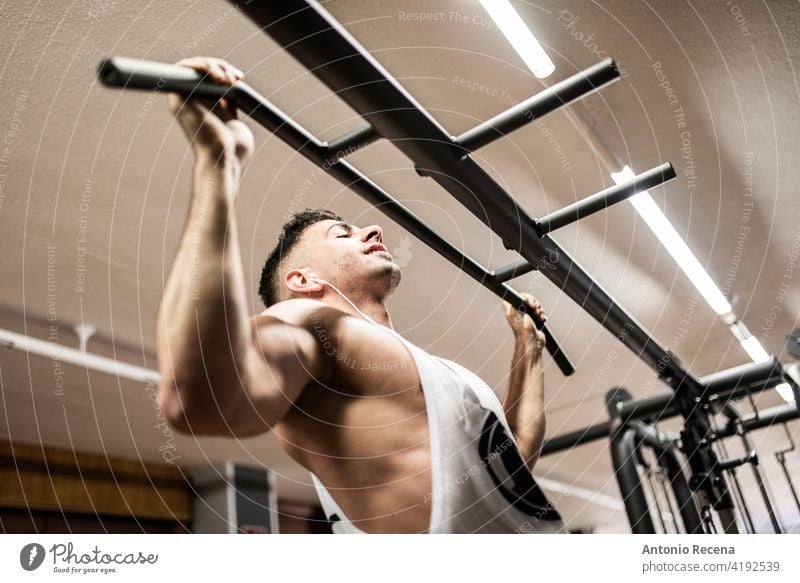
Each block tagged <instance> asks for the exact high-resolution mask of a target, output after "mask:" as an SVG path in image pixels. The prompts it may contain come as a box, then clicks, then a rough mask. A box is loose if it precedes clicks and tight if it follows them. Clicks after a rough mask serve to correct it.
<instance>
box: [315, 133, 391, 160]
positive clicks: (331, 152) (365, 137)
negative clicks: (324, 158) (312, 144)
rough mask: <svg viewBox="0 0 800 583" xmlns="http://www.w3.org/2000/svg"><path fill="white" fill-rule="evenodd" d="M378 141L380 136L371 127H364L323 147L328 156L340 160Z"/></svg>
mask: <svg viewBox="0 0 800 583" xmlns="http://www.w3.org/2000/svg"><path fill="white" fill-rule="evenodd" d="M378 139H380V136H379V135H378V133H377V132H376V131H375V129H374V128H373V127H372V126H371V125H365V126H363V127H360V128H356V129H354V130H353V131H351V132H348V133H346V134H344V135H342V136H339V137H338V138H335V139H333V140H331V141H329V142H328V143H327V144H325V146H326V147H327V149H328V156H331V157H334V158H341V157H343V156H348V155H349V154H351V153H352V152H355V151H357V150H360V149H362V148H364V147H366V146H368V145H369V144H371V143H372V142H374V141H376V140H378Z"/></svg>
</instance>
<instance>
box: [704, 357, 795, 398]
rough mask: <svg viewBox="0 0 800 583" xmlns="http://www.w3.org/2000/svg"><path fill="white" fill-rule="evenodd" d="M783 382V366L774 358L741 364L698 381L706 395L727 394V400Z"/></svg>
mask: <svg viewBox="0 0 800 583" xmlns="http://www.w3.org/2000/svg"><path fill="white" fill-rule="evenodd" d="M783 381H784V371H783V366H782V365H781V363H780V362H779V361H778V359H777V358H775V357H774V356H773V357H772V358H771V359H770V360H767V361H764V362H753V363H748V364H743V365H741V366H736V367H733V368H729V369H727V370H723V371H720V372H715V373H712V374H710V375H707V376H705V377H703V378H701V379H700V382H701V383H703V385H705V387H706V393H707V394H709V395H711V394H724V393H727V395H726V396H727V397H728V398H737V397H739V396H744V394H745V393H746V392H747V391H748V390H750V391H759V390H762V389H764V388H769V387H772V386H774V385H777V384H779V383H782V382H783Z"/></svg>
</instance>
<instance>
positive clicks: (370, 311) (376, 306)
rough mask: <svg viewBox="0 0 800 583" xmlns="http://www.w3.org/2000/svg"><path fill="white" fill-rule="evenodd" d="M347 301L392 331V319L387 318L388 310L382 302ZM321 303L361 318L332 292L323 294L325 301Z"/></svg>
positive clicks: (369, 300)
mask: <svg viewBox="0 0 800 583" xmlns="http://www.w3.org/2000/svg"><path fill="white" fill-rule="evenodd" d="M348 299H349V300H350V301H351V302H353V303H354V304H355V305H356V306H357V307H358V310H360V311H361V312H362V313H364V314H366V315H367V316H369V317H370V318H372V319H373V320H375V321H376V322H377V323H378V324H381V325H382V326H386V327H387V328H391V329H393V330H394V326H392V319H391V317H390V316H389V310H387V309H386V304H384V303H383V301H382V300H379V299H371V298H369V297H352V298H348ZM323 301H324V302H325V303H326V304H329V305H331V306H333V307H335V308H337V309H339V310H341V311H343V312H346V313H348V314H352V315H353V316H357V317H359V318H360V317H362V316H361V314H359V313H358V310H356V309H355V308H354V307H353V306H351V305H350V303H349V302H348V301H347V300H345V299H344V298H342V297H341V296H340V295H339V294H338V293H336V292H335V291H333V290H329V291H328V293H326V294H325V299H324V300H323Z"/></svg>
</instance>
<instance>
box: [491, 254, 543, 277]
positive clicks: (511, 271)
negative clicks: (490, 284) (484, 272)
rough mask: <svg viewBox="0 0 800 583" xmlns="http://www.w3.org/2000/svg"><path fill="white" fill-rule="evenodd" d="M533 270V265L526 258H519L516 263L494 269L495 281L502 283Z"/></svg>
mask: <svg viewBox="0 0 800 583" xmlns="http://www.w3.org/2000/svg"><path fill="white" fill-rule="evenodd" d="M531 271H533V266H532V265H531V264H530V263H528V262H527V261H525V260H524V259H519V260H517V261H515V262H514V263H510V264H509V265H504V266H503V267H501V268H499V269H496V270H494V271H492V276H493V277H494V280H495V281H497V282H501V283H502V282H505V281H508V280H510V279H514V278H515V277H519V276H520V275H525V274H526V273H530V272H531Z"/></svg>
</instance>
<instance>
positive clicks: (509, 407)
mask: <svg viewBox="0 0 800 583" xmlns="http://www.w3.org/2000/svg"><path fill="white" fill-rule="evenodd" d="M535 342H536V341H535V339H534V338H532V337H524V338H521V337H517V340H516V344H515V347H514V357H513V360H512V363H511V374H510V376H509V383H508V391H507V392H506V395H505V399H504V400H503V409H504V410H505V413H506V419H507V420H508V424H509V427H510V428H511V430H512V432H513V433H514V437H515V438H516V440H517V443H518V445H519V447H520V450H521V453H522V455H523V457H524V458H525V461H526V463H527V464H528V467H529V468H531V469H533V465H534V464H535V463H536V460H537V459H538V457H539V452H540V451H541V448H542V442H543V441H544V433H545V414H544V369H543V366H542V360H541V348H540V347H537V346H536V344H535Z"/></svg>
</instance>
